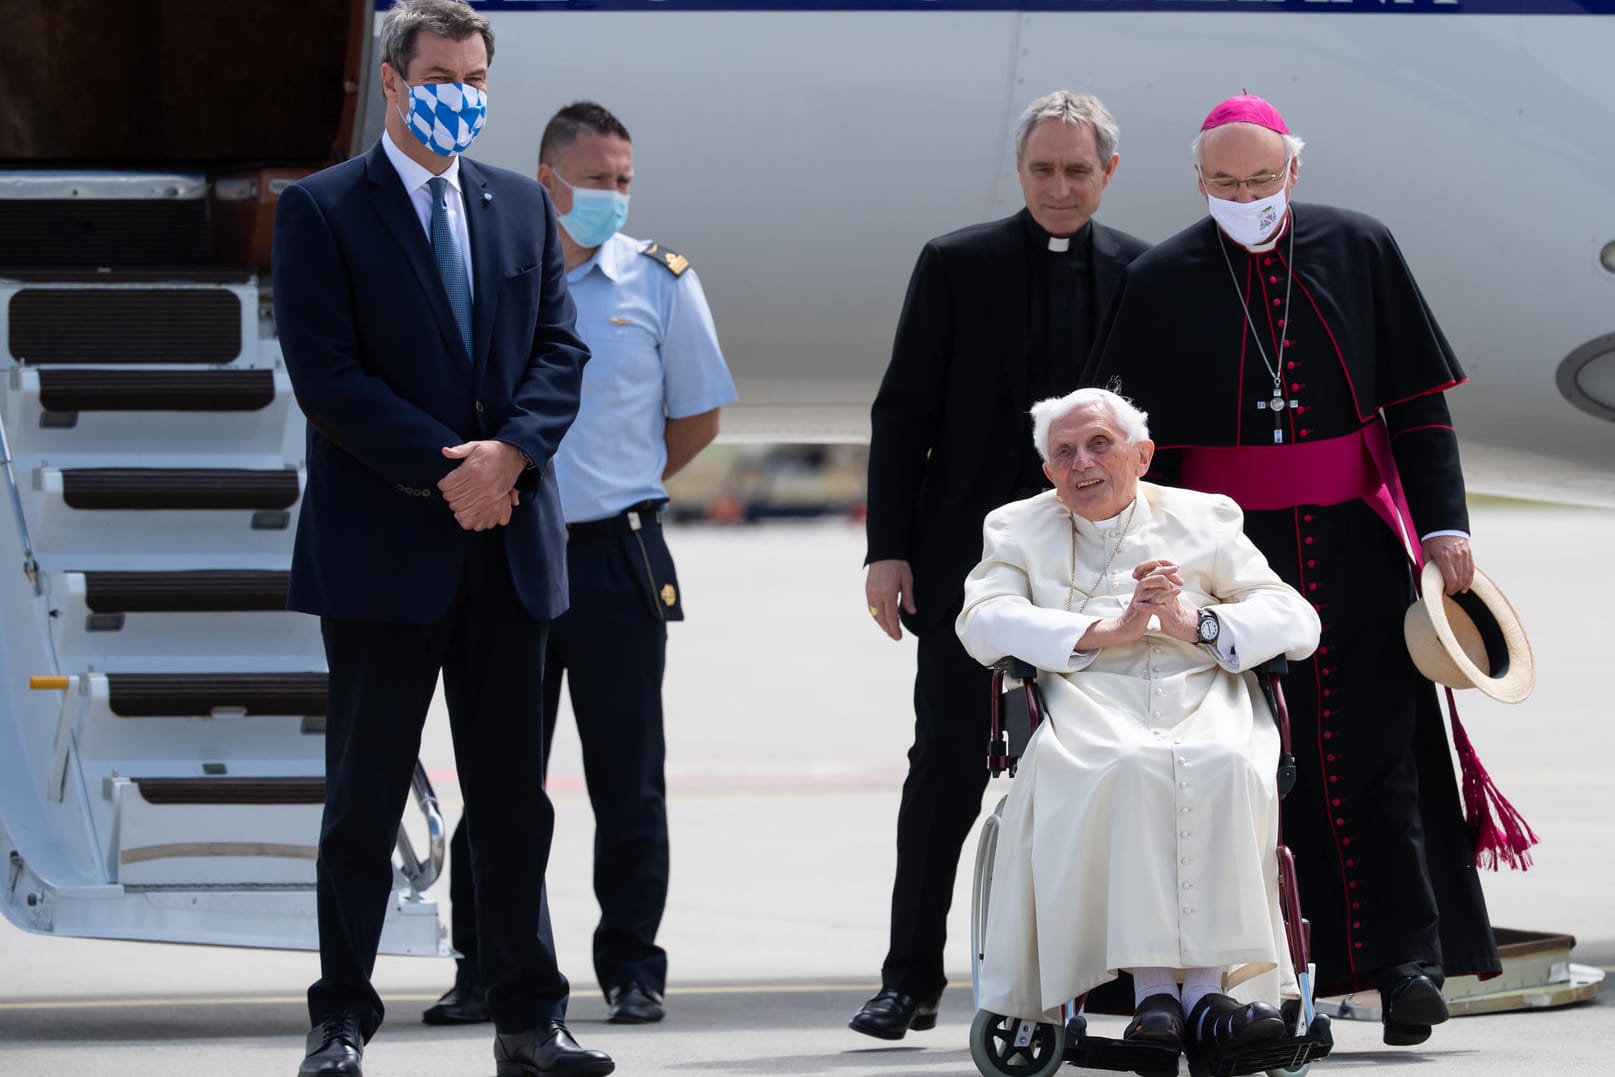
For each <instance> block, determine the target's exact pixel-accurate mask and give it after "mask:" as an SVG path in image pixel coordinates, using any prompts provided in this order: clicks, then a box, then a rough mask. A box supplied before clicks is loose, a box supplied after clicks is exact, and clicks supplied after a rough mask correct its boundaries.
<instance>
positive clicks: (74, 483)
mask: <svg viewBox="0 0 1615 1077" xmlns="http://www.w3.org/2000/svg"><path fill="white" fill-rule="evenodd" d="M300 492H301V491H300V487H299V483H298V477H297V472H296V471H293V470H290V469H285V470H278V471H253V470H248V469H245V468H143V467H106V468H70V469H63V471H62V499H63V501H64V502H65V503H66V504H67V505H68V506H69V507H70V508H75V509H260V510H261V509H287V508H290V507H291V506H293V505H295V504H297V498H298V496H299V494H300Z"/></svg>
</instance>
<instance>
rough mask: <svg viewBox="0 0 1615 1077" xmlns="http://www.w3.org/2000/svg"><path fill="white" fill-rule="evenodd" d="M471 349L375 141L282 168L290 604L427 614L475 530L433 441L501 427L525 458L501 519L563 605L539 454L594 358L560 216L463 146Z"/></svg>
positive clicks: (517, 570)
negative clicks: (293, 480) (297, 477)
mask: <svg viewBox="0 0 1615 1077" xmlns="http://www.w3.org/2000/svg"><path fill="white" fill-rule="evenodd" d="M460 177H461V188H462V190H463V191H464V192H465V212H466V220H467V226H468V229H467V230H468V231H469V232H470V236H471V256H472V266H473V269H472V272H473V278H472V287H473V292H474V297H475V301H474V308H473V318H472V326H473V328H472V341H473V347H472V351H473V355H472V356H471V360H470V362H469V364H468V363H467V360H466V356H465V345H464V344H463V343H462V341H461V338H460V334H459V331H458V329H457V328H456V327H455V323H454V314H453V311H452V310H451V308H450V306H449V300H448V294H447V292H446V291H445V290H444V288H443V284H442V280H441V278H440V277H439V276H438V272H437V266H436V263H435V262H434V261H433V260H432V251H431V244H430V243H429V242H428V240H427V237H426V231H425V229H423V228H422V227H421V223H420V218H419V217H417V216H416V214H415V210H414V208H413V207H412V206H411V204H410V201H409V196H408V195H407V194H406V193H405V191H404V186H403V183H402V181H401V180H400V179H399V178H398V173H397V171H396V170H395V169H394V168H393V167H392V163H391V162H390V161H388V159H387V155H386V152H385V151H384V150H383V149H382V146H381V143H380V142H379V141H378V142H377V143H376V145H375V146H373V147H372V148H371V150H370V152H369V153H367V154H365V155H364V156H362V157H356V158H354V159H352V160H349V161H345V162H343V163H342V164H339V165H336V166H335V167H333V168H328V169H326V170H324V171H323V172H319V173H317V174H315V175H313V176H309V177H308V178H306V179H304V180H302V181H300V182H298V183H295V184H293V185H292V186H290V187H288V188H287V189H286V190H285V191H284V192H283V193H282V195H281V198H280V204H279V207H278V208H277V209H276V211H275V247H274V284H275V321H276V325H277V327H278V329H279V333H280V343H281V351H282V352H283V354H284V356H285V360H286V369H287V372H288V374H289V375H290V376H291V381H292V387H293V389H294V390H295V391H296V393H297V401H298V403H299V404H300V405H301V406H302V409H303V413H304V414H305V415H306V416H307V417H308V462H307V466H308V485H307V488H306V489H305V491H304V494H303V505H302V512H301V515H300V518H299V519H298V524H297V544H296V549H295V552H294V553H293V555H292V578H291V590H290V596H289V605H290V607H291V608H292V609H294V610H300V611H302V612H305V613H313V614H318V615H320V616H322V617H331V618H337V619H341V620H358V621H385V622H394V623H403V624H428V623H431V622H433V621H436V620H438V619H440V618H441V617H442V616H443V614H444V613H445V612H446V610H447V608H448V605H449V602H450V601H451V599H452V598H453V596H454V593H455V589H456V587H457V585H458V583H459V577H460V569H461V563H462V561H463V559H464V556H465V548H466V544H467V542H469V541H474V539H473V536H472V535H471V534H470V533H469V532H466V531H464V530H462V529H461V528H460V526H459V525H458V524H457V523H455V521H454V515H453V513H452V512H451V511H450V510H449V507H448V503H447V502H446V501H445V500H444V499H443V496H442V495H441V494H440V493H439V492H438V489H437V482H438V480H439V479H441V478H443V476H445V475H447V474H448V473H449V472H450V471H452V470H453V469H454V467H455V466H456V465H457V461H453V460H450V459H448V458H447V457H445V456H444V455H443V453H442V450H443V448H444V447H445V446H449V445H458V444H461V443H462V442H466V441H476V440H482V439H497V440H499V441H506V442H509V443H510V444H512V445H514V446H516V447H517V448H518V449H520V450H521V451H522V452H524V453H526V454H527V456H528V458H529V459H531V460H532V461H533V463H534V465H536V466H534V467H532V468H529V469H528V470H527V471H526V472H524V473H523V474H522V476H521V478H520V479H519V480H518V481H517V484H516V490H517V493H518V495H519V498H520V503H519V504H518V505H517V506H516V507H515V508H514V509H513V510H512V512H511V517H510V523H509V524H508V525H507V527H506V529H505V549H506V556H507V557H508V558H509V562H510V574H511V577H512V579H513V580H514V581H515V586H516V591H517V594H518V595H519V597H520V600H521V603H522V605H523V607H524V608H525V609H526V610H527V612H528V613H529V614H530V615H531V616H532V617H534V618H535V619H539V620H548V619H550V618H553V617H555V616H557V615H558V614H560V613H562V612H563V611H564V610H565V609H566V605H567V590H566V529H565V525H564V523H563V522H562V518H561V509H560V499H559V496H558V494H557V491H556V486H555V476H554V472H553V470H552V468H551V467H550V459H551V457H553V456H554V454H555V448H556V446H557V445H558V444H559V443H560V441H561V436H562V435H563V434H565V433H566V430H567V428H568V427H569V426H571V425H572V419H573V417H574V416H575V415H576V414H577V409H578V392H579V389H580V386H581V384H582V378H583V364H584V363H585V361H587V359H588V357H589V352H588V349H587V348H586V347H585V346H584V344H583V341H581V340H580V339H579V338H578V336H577V334H576V332H575V331H574V325H573V323H574V320H575V311H574V309H573V306H572V299H571V297H570V295H569V294H568V292H567V288H566V272H565V266H564V261H563V258H562V254H561V241H560V237H559V234H558V233H557V225H556V223H555V215H554V212H553V211H552V208H551V206H550V200H549V195H548V194H547V193H546V192H545V191H544V189H543V188H542V187H540V186H539V185H538V184H537V183H536V182H534V181H533V180H531V179H529V178H527V177H525V176H522V175H519V174H517V173H515V172H510V171H507V170H505V169H501V168H491V167H489V166H487V165H481V164H477V163H476V162H475V161H470V160H467V159H465V158H464V157H462V158H461V159H460Z"/></svg>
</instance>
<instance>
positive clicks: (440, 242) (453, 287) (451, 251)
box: [426, 176, 471, 360]
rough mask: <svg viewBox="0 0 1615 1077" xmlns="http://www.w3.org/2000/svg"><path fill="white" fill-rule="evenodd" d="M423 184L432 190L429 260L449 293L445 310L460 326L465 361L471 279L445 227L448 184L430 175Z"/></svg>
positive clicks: (468, 351)
mask: <svg viewBox="0 0 1615 1077" xmlns="http://www.w3.org/2000/svg"><path fill="white" fill-rule="evenodd" d="M426 182H427V184H428V186H430V187H431V188H432V258H433V260H435V261H436V262H437V275H438V276H440V277H442V278H443V290H444V291H446V292H448V293H449V309H450V310H452V311H454V324H456V325H458V326H459V327H460V339H461V340H462V341H464V342H465V357H466V359H467V360H469V359H470V358H471V280H470V278H469V277H467V276H466V272H465V257H464V255H462V254H461V253H460V245H459V244H458V243H456V242H455V241H454V229H452V228H450V227H449V205H448V201H447V200H446V199H445V197H444V195H445V194H446V193H447V191H448V186H449V181H448V180H446V179H444V178H443V177H442V176H433V177H432V178H431V179H429V180H427V181H426Z"/></svg>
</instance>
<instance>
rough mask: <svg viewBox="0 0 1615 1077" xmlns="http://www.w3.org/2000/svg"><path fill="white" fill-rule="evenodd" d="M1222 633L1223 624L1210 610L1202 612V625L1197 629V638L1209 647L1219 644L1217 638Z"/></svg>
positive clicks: (1195, 632)
mask: <svg viewBox="0 0 1615 1077" xmlns="http://www.w3.org/2000/svg"><path fill="white" fill-rule="evenodd" d="M1221 632H1222V622H1221V621H1219V620H1217V615H1216V614H1215V613H1212V612H1211V611H1210V610H1201V611H1200V624H1199V625H1198V626H1197V627H1196V628H1195V631H1194V634H1195V638H1196V639H1197V640H1199V641H1200V642H1201V643H1204V644H1206V645H1207V646H1208V647H1209V646H1210V645H1211V644H1213V643H1216V642H1217V636H1218V634H1220V633H1221Z"/></svg>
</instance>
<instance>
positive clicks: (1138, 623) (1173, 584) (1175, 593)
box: [1077, 558, 1200, 651]
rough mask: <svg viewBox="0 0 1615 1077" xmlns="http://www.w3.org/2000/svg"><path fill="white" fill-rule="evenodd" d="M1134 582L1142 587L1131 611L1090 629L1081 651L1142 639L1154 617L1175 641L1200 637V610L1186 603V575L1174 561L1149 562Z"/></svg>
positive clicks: (1138, 570) (1136, 591)
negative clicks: (1184, 584) (1183, 596)
mask: <svg viewBox="0 0 1615 1077" xmlns="http://www.w3.org/2000/svg"><path fill="white" fill-rule="evenodd" d="M1133 579H1135V580H1137V581H1138V586H1137V587H1136V588H1134V589H1133V599H1132V601H1131V602H1129V603H1128V604H1127V608H1126V609H1125V610H1123V611H1122V612H1121V613H1120V614H1119V615H1118V616H1115V617H1107V618H1105V619H1104V620H1102V621H1099V622H1098V623H1096V624H1094V625H1092V626H1091V627H1089V629H1088V631H1086V632H1084V633H1083V634H1082V639H1081V640H1079V641H1078V642H1077V649H1078V650H1083V651H1091V650H1095V649H1097V648H1100V647H1113V646H1115V645H1117V644H1120V643H1132V642H1133V641H1135V640H1139V639H1142V638H1143V637H1144V633H1145V631H1146V630H1147V629H1148V628H1149V623H1150V618H1151V617H1157V618H1159V619H1160V622H1161V631H1162V632H1165V633H1166V634H1167V635H1169V636H1171V637H1172V638H1173V639H1180V640H1182V641H1183V642H1185V643H1193V642H1195V640H1197V639H1198V638H1199V634H1198V631H1197V630H1198V628H1199V624H1200V611H1199V610H1197V609H1195V608H1193V607H1191V606H1189V605H1187V604H1186V603H1184V601H1183V598H1182V595H1183V576H1182V574H1181V573H1180V572H1179V571H1178V566H1177V565H1176V564H1175V563H1174V562H1172V561H1167V560H1164V559H1159V558H1158V559H1155V560H1150V561H1145V562H1143V563H1142V564H1140V565H1139V566H1138V567H1137V568H1135V569H1133Z"/></svg>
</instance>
